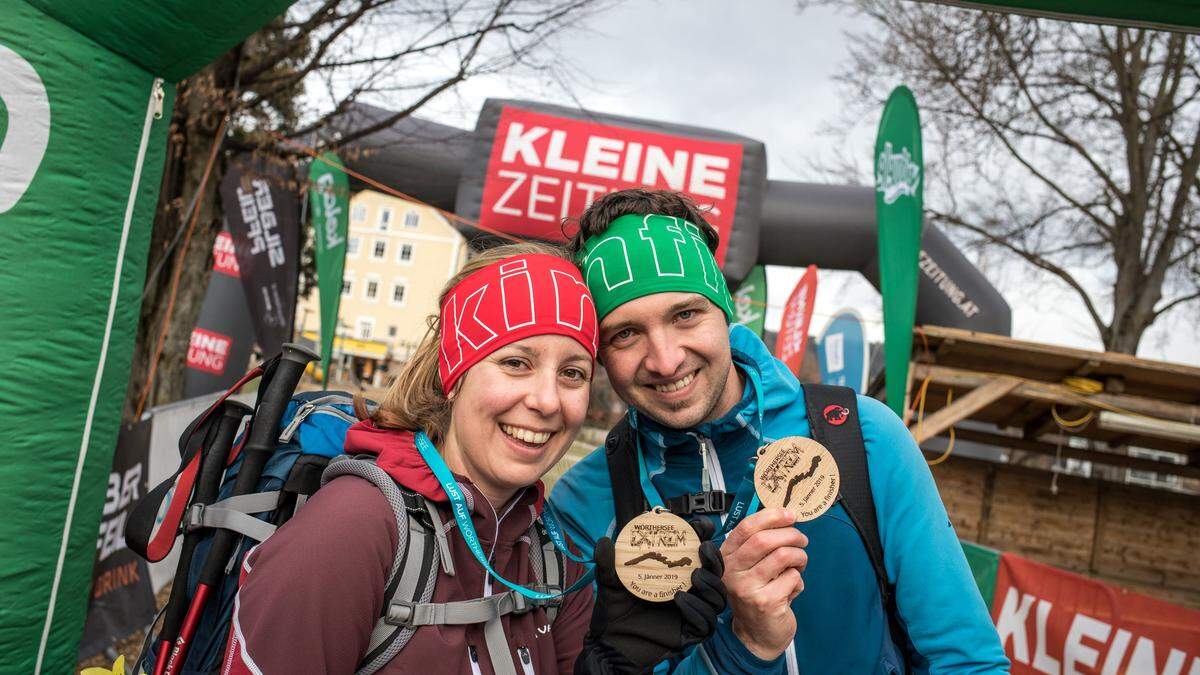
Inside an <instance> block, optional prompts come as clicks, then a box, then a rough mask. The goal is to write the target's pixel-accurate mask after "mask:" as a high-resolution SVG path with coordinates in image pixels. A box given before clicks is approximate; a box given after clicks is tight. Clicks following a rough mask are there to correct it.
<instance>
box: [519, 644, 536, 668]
mask: <svg viewBox="0 0 1200 675" xmlns="http://www.w3.org/2000/svg"><path fill="white" fill-rule="evenodd" d="M517 655H518V656H520V657H521V663H524V664H525V665H527V666H531V665H533V659H532V658H531V657H530V656H529V647H521V648H520V649H518V650H517Z"/></svg>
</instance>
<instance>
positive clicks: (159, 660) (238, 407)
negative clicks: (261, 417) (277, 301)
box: [154, 401, 253, 671]
mask: <svg viewBox="0 0 1200 675" xmlns="http://www.w3.org/2000/svg"><path fill="white" fill-rule="evenodd" d="M252 412H253V409H252V408H251V407H250V406H248V405H245V404H243V403H238V402H237V401H222V402H221V417H220V419H219V420H218V421H217V425H216V430H215V432H214V434H213V436H212V439H211V443H208V444H206V445H207V447H206V448H205V449H204V450H203V455H202V457H201V461H200V470H199V471H198V472H197V475H196V490H195V492H194V494H193V497H192V504H193V505H196V506H201V507H204V506H208V505H209V504H211V503H213V502H214V501H216V499H217V495H218V493H219V492H220V490H221V478H222V477H223V476H224V475H225V465H226V463H227V462H228V460H229V451H230V450H231V449H232V448H233V439H234V436H235V435H236V434H237V430H238V427H239V426H241V424H242V419H243V418H244V417H246V415H249V414H250V413H252ZM204 534H205V533H204V532H203V531H202V530H200V529H196V530H192V531H190V532H187V533H186V534H184V535H183V545H182V546H181V547H180V549H179V563H178V564H177V565H176V567H175V581H174V583H173V584H172V586H171V597H170V598H168V600H167V606H166V607H165V608H164V609H163V623H162V628H161V629H160V630H159V632H158V643H157V644H156V646H155V649H154V652H155V660H154V667H155V671H158V670H159V669H160V668H165V667H166V661H167V659H168V658H169V657H170V654H171V644H172V643H174V642H175V638H176V637H178V636H179V628H180V626H182V625H183V618H184V615H185V613H186V612H187V607H188V592H187V583H188V573H189V572H190V570H191V566H192V557H193V556H194V555H195V551H196V544H198V543H199V542H200V540H201V539H202V538H203V537H204ZM159 664H163V665H161V666H160V665H159Z"/></svg>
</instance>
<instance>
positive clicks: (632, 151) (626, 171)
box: [621, 142, 642, 183]
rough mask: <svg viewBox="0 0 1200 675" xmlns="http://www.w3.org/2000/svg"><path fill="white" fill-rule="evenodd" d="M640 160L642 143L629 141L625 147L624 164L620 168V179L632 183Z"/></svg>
mask: <svg viewBox="0 0 1200 675" xmlns="http://www.w3.org/2000/svg"><path fill="white" fill-rule="evenodd" d="M641 161H642V144H641V143H634V142H630V143H629V145H628V147H626V149H625V165H624V167H623V168H622V169H621V180H623V181H625V182H626V183H632V182H634V181H636V180H637V175H638V164H640V163H641Z"/></svg>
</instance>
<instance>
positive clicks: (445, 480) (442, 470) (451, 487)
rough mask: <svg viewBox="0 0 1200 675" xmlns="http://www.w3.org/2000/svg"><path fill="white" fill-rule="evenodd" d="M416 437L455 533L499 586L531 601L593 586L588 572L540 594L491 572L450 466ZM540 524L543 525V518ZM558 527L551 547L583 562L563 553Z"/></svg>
mask: <svg viewBox="0 0 1200 675" xmlns="http://www.w3.org/2000/svg"><path fill="white" fill-rule="evenodd" d="M415 435H416V441H417V450H418V451H419V452H420V453H421V457H422V458H424V460H425V464H427V465H428V466H429V469H430V470H431V471H433V475H434V477H436V478H437V479H438V482H439V483H441V485H442V490H444V491H445V493H446V496H447V497H449V498H450V510H451V512H453V513H454V520H455V522H457V523H458V531H459V532H460V533H462V538H463V540H464V541H466V542H467V548H469V549H471V553H472V554H473V555H474V556H475V559H476V560H478V561H479V564H480V565H482V566H483V569H485V570H487V573H488V574H490V575H492V576H493V577H495V578H496V580H497V581H499V582H500V583H502V584H504V585H505V586H508V587H509V588H511V589H512V590H514V591H516V592H517V593H520V594H521V595H523V596H525V597H527V598H530V599H531V600H553V599H554V598H558V597H562V596H564V595H567V594H568V593H573V592H575V591H577V590H579V589H581V588H583V587H584V586H587V585H588V584H591V583H592V574H593V570H591V569H589V570H588V572H587V573H586V574H584V575H583V576H582V577H580V578H579V580H578V581H576V582H575V583H573V584H571V587H570V588H567V589H566V590H564V591H562V592H560V593H542V592H540V591H535V590H533V589H529V588H525V587H524V586H522V585H520V584H514V583H512V582H511V581H509V580H507V579H505V578H504V577H502V576H500V575H499V574H497V573H496V570H494V569H492V565H491V563H489V562H488V558H487V555H486V554H484V552H483V544H481V543H480V542H479V535H477V534H475V525H474V524H473V523H471V513H470V509H469V508H467V499H466V497H464V496H463V493H462V489H460V488H459V486H458V481H456V480H454V474H452V473H450V467H448V466H446V462H445V461H444V460H443V459H442V456H441V455H439V454H438V451H437V448H435V447H433V442H432V441H430V440H429V437H428V436H426V435H425V433H424V432H422V431H418V432H417V433H416V434H415ZM551 519H553V516H551ZM542 522H543V523H545V522H546V520H545V518H544V517H543V520H542ZM557 525H558V523H557V522H555V524H554V531H555V532H557V533H558V536H557V537H556V536H555V534H553V533H552V534H551V535H550V538H551V540H552V541H554V545H555V546H556V547H558V549H559V550H560V551H562V552H563V553H564V554H565V555H569V556H571V559H572V560H576V561H577V562H583V561H580V560H579V559H578V558H576V557H575V556H574V555H571V553H570V552H569V551H567V550H566V543H565V541H561V536H562V532H561V530H559V529H558V527H557ZM546 529H547V532H549V531H550V527H547V528H546Z"/></svg>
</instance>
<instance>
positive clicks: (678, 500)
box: [663, 490, 737, 518]
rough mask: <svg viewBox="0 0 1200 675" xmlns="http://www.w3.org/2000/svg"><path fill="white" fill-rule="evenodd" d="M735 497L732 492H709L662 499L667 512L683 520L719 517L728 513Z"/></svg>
mask: <svg viewBox="0 0 1200 675" xmlns="http://www.w3.org/2000/svg"><path fill="white" fill-rule="evenodd" d="M736 496H737V495H735V494H733V493H732V492H722V491H720V490H709V491H708V492H693V493H691V494H686V495H679V496H678V497H671V498H670V499H664V500H663V504H665V505H666V507H667V510H668V511H670V512H671V513H674V514H675V515H677V516H682V517H684V518H687V517H688V516H694V515H704V516H711V515H721V514H723V513H727V512H728V511H729V507H730V506H731V505H732V504H733V499H734V497H736Z"/></svg>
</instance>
